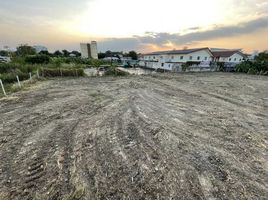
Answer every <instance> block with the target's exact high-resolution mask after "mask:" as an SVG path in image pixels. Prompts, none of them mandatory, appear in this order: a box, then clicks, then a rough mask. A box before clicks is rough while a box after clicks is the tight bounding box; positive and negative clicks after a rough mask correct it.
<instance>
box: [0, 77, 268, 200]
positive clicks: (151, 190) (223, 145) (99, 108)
mask: <svg viewBox="0 0 268 200" xmlns="http://www.w3.org/2000/svg"><path fill="white" fill-rule="evenodd" d="M0 116H1V124H0V125H1V126H0V199H5V200H6V199H7V200H24V199H38V200H39V199H40V200H45V199H49V200H55V199H66V200H74V199H76V200H79V199H165V200H166V199H236V200H237V199H267V198H268V77H259V76H248V75H240V74H224V73H201V74H179V75H170V74H164V75H154V76H129V77H125V78H115V77H101V78H74V79H53V80H49V81H45V82H41V83H39V84H38V85H37V86H36V87H34V88H31V89H30V90H29V91H23V92H19V93H17V94H15V95H14V96H12V97H10V98H6V99H2V100H0Z"/></svg>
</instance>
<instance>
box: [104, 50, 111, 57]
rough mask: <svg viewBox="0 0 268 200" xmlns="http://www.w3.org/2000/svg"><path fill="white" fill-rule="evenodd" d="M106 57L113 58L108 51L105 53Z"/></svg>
mask: <svg viewBox="0 0 268 200" xmlns="http://www.w3.org/2000/svg"><path fill="white" fill-rule="evenodd" d="M105 54H106V57H112V56H113V52H111V51H110V50H108V51H106V52H105Z"/></svg>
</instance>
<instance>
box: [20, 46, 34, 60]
mask: <svg viewBox="0 0 268 200" xmlns="http://www.w3.org/2000/svg"><path fill="white" fill-rule="evenodd" d="M35 54H36V52H35V50H34V48H33V47H31V46H29V45H27V44H22V45H20V46H19V47H17V51H16V55H17V56H22V57H24V56H27V55H35Z"/></svg>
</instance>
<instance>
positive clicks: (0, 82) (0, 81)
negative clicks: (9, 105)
mask: <svg viewBox="0 0 268 200" xmlns="http://www.w3.org/2000/svg"><path fill="white" fill-rule="evenodd" d="M0 84H1V87H2V90H3V93H4V95H5V96H7V94H6V91H5V88H4V85H3V82H2V80H1V79H0Z"/></svg>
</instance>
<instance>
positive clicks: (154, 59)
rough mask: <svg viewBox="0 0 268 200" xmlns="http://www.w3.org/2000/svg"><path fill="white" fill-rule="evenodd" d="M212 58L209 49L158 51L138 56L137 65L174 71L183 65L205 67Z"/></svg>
mask: <svg viewBox="0 0 268 200" xmlns="http://www.w3.org/2000/svg"><path fill="white" fill-rule="evenodd" d="M212 58H213V55H212V53H211V51H210V49H209V48H197V49H183V50H171V51H158V52H153V53H148V54H144V55H143V56H140V62H139V64H140V65H141V66H145V67H148V68H154V69H165V70H170V71H174V70H175V71H176V70H177V69H179V68H181V66H182V65H183V64H185V63H188V64H190V65H191V64H193V65H198V64H202V65H203V66H206V67H207V66H209V63H210V61H212Z"/></svg>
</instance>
